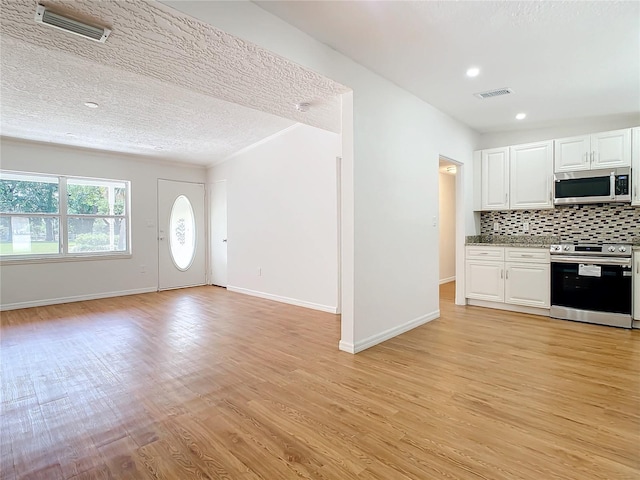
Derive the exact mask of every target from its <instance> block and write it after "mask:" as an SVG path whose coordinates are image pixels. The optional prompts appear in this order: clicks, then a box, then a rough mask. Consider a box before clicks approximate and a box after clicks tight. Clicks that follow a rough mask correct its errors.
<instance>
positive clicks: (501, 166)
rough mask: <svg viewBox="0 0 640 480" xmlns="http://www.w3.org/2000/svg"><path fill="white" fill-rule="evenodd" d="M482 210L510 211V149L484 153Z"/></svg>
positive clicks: (484, 151) (482, 161) (495, 149)
mask: <svg viewBox="0 0 640 480" xmlns="http://www.w3.org/2000/svg"><path fill="white" fill-rule="evenodd" d="M481 164H482V177H481V178H482V180H481V183H482V187H481V192H482V196H481V198H482V210H508V209H509V148H508V147H505V148H493V149H491V150H483V151H482V160H481Z"/></svg>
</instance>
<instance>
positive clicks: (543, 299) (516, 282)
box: [504, 262, 551, 308]
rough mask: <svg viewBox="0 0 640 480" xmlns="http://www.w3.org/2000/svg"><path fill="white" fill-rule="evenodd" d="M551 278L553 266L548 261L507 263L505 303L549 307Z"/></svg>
mask: <svg viewBox="0 0 640 480" xmlns="http://www.w3.org/2000/svg"><path fill="white" fill-rule="evenodd" d="M550 279H551V267H550V265H549V264H548V263H547V264H537V263H510V262H507V263H505V282H504V301H505V303H510V304H512V305H524V306H527V307H539V308H549V307H550V306H551V298H550V297H551V285H550Z"/></svg>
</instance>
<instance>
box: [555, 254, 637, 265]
mask: <svg viewBox="0 0 640 480" xmlns="http://www.w3.org/2000/svg"><path fill="white" fill-rule="evenodd" d="M551 263H582V264H585V265H621V266H625V267H626V266H631V258H620V257H588V256H584V257H579V256H575V257H572V256H564V255H563V256H551Z"/></svg>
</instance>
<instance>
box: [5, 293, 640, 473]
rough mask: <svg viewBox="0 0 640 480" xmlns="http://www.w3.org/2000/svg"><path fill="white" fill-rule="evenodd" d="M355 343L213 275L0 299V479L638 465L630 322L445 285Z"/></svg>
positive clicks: (625, 468) (637, 362) (637, 358)
mask: <svg viewBox="0 0 640 480" xmlns="http://www.w3.org/2000/svg"><path fill="white" fill-rule="evenodd" d="M453 285H454V284H445V285H443V286H442V287H441V298H442V301H441V305H440V311H441V318H439V319H437V320H435V321H433V322H430V323H428V324H426V325H423V326H421V327H419V328H416V329H414V330H412V331H410V332H407V333H405V334H403V335H400V336H399V337H396V338H393V339H391V340H389V341H387V342H385V343H383V344H381V345H378V346H376V347H373V348H371V349H369V350H366V351H364V352H361V353H360V354H358V355H356V356H352V355H348V354H345V353H343V352H339V351H338V350H337V348H336V345H337V342H338V340H339V335H340V322H339V317H337V316H335V315H330V314H327V313H322V312H317V311H313V310H308V309H304V308H301V307H294V306H291V305H285V304H281V303H276V302H271V301H267V300H263V299H259V298H255V297H248V296H244V295H240V294H236V293H231V292H228V291H226V290H225V289H221V288H216V287H197V288H190V289H182V290H173V291H168V292H159V293H151V294H144V295H134V296H128V297H118V298H111V299H104V300H96V301H90V302H79V303H73V304H66V305H55V306H51V307H38V308H31V309H24V310H15V311H8V312H0V360H1V364H0V368H1V369H2V372H1V373H2V385H1V388H0V393H1V395H2V396H1V397H0V401H1V408H2V410H1V415H0V428H1V431H0V453H1V461H0V468H2V475H1V476H2V479H3V480H4V479H5V478H6V479H7V480H13V479H28V478H34V479H37V478H47V479H48V480H49V479H50V480H55V479H58V478H60V479H65V480H70V479H74V480H81V479H125V480H126V479H141V480H148V479H167V480H186V479H190V478H196V479H197V478H201V479H205V480H206V479H211V480H216V479H232V480H281V479H282V480H286V479H294V478H296V479H325V480H350V479H384V480H391V479H392V480H406V479H416V480H424V479H431V478H434V479H435V478H443V479H451V480H453V479H464V480H466V479H469V480H479V479H481V480H540V479H543V480H546V479H564V480H605V479H606V480H613V479H615V480H618V479H629V480H631V479H633V480H637V479H638V478H640V331H628V330H623V329H616V328H608V327H602V326H597V325H587V324H580V323H574V322H567V321H560V320H553V319H549V318H545V317H539V316H535V315H526V314H517V313H511V312H504V311H497V310H491V309H485V308H479V307H464V306H458V305H455V304H454V303H453Z"/></svg>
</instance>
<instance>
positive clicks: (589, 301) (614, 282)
mask: <svg viewBox="0 0 640 480" xmlns="http://www.w3.org/2000/svg"><path fill="white" fill-rule="evenodd" d="M631 278H632V261H631V245H626V244H578V245H576V244H565V245H551V312H550V315H551V316H552V317H554V318H562V319H566V320H576V321H579V322H588V323H597V324H600V325H611V326H614V327H624V328H631V325H632V318H631V297H632V290H631Z"/></svg>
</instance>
